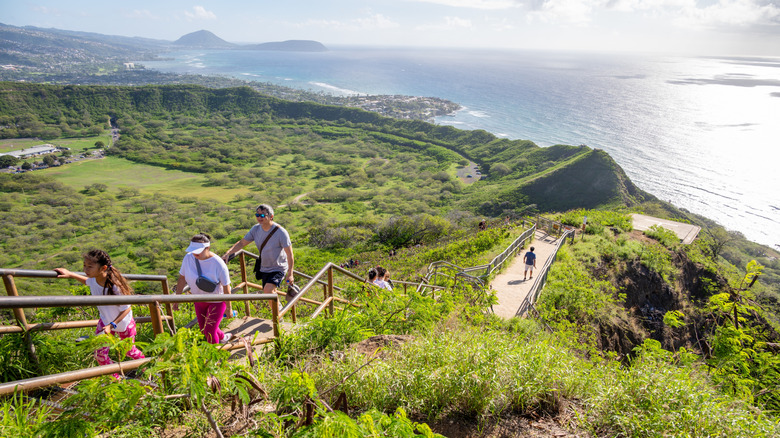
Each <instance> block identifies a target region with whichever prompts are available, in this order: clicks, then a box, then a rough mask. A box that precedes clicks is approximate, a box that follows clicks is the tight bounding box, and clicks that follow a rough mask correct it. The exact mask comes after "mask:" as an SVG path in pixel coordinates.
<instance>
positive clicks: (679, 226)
mask: <svg viewBox="0 0 780 438" xmlns="http://www.w3.org/2000/svg"><path fill="white" fill-rule="evenodd" d="M631 217H632V218H633V219H634V229H635V230H639V231H645V230H649V229H650V227H652V226H653V225H658V226H660V227H663V228H666V229H667V230H671V231H672V232H674V233H675V234H677V237H679V238H680V240H681V241H682V243H684V244H685V245H690V244H691V243H693V239H695V238H696V236H698V235H699V231H701V227H700V226H698V225H691V224H685V223H682V222H677V221H673V220H669V219H661V218H657V217H653V216H645V215H643V214H637V213H634V214H632V215H631Z"/></svg>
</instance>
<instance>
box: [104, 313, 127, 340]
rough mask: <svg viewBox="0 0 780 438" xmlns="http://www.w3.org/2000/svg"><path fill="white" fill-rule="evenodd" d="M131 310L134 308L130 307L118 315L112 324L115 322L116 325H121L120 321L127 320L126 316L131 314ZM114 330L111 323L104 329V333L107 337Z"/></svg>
mask: <svg viewBox="0 0 780 438" xmlns="http://www.w3.org/2000/svg"><path fill="white" fill-rule="evenodd" d="M131 310H132V308H130V307H128V308H127V309H125V310H123V311H122V312H121V313H119V315H117V317H116V318H115V319H114V320H113V321H111V322H113V323H114V324H119V321H121V320H123V319H125V316H127V315H128V314H129V313H130V311H131ZM112 330H113V328H112V326H111V323H109V324H108V325H107V326H105V327H103V332H105V333H106V334H107V335H109V334H111V331H112Z"/></svg>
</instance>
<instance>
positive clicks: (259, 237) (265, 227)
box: [222, 204, 295, 294]
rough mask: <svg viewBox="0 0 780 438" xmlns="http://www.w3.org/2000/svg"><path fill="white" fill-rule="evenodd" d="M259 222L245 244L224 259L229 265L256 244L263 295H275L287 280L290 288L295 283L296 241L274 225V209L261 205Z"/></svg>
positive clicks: (233, 248)
mask: <svg viewBox="0 0 780 438" xmlns="http://www.w3.org/2000/svg"><path fill="white" fill-rule="evenodd" d="M255 218H257V224H255V225H254V226H252V228H251V229H250V230H249V231H248V232H247V233H246V235H245V236H244V237H243V238H242V239H241V240H239V241H238V242H236V243H235V244H233V246H231V247H230V249H229V250H228V251H227V252H226V253H225V255H223V256H222V259H223V260H225V261H227V260H228V258H229V257H230V255H232V254H233V253H234V252H236V251H239V250H241V249H242V248H243V247H245V246H247V245H249V243H250V242H255V245H256V246H257V250H258V253H259V255H260V258H259V259H258V262H257V263H256V264H255V278H257V279H258V280H262V282H263V284H262V285H263V293H266V294H274V293H276V289H277V288H278V287H279V286H280V285H281V284H282V282H283V281H285V280H286V281H287V283H288V284H293V283H295V279H294V278H293V267H294V266H295V259H294V258H293V248H292V241H290V234H289V233H288V232H287V230H285V229H284V228H282V226H281V225H279V224H276V223H274V209H273V208H271V206H270V205H267V204H260V205H258V206H257V208H256V209H255ZM258 265H259V266H258Z"/></svg>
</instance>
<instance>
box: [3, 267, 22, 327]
mask: <svg viewBox="0 0 780 438" xmlns="http://www.w3.org/2000/svg"><path fill="white" fill-rule="evenodd" d="M3 284H5V291H6V293H8V296H9V297H18V296H19V292H18V291H17V290H16V284H15V283H14V277H13V275H3ZM14 317H16V322H17V323H19V326H20V327H22V328H23V329H24V331H27V330H28V326H27V317H26V316H24V309H14Z"/></svg>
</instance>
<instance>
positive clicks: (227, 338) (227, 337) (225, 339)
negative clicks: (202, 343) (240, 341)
mask: <svg viewBox="0 0 780 438" xmlns="http://www.w3.org/2000/svg"><path fill="white" fill-rule="evenodd" d="M232 338H233V334H232V333H225V336H224V337H222V340H221V341H219V343H220V344H227V343H228V342H230V340H231V339H232Z"/></svg>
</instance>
